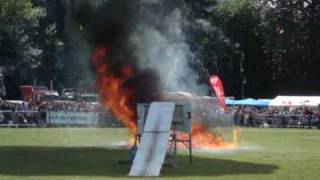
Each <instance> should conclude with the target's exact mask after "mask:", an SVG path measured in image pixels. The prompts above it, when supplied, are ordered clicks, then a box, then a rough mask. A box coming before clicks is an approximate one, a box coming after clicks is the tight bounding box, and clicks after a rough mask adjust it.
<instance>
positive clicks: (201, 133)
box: [180, 124, 240, 150]
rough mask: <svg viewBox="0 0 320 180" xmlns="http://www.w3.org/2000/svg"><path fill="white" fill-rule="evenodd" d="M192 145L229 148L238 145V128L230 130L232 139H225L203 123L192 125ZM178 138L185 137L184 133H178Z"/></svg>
mask: <svg viewBox="0 0 320 180" xmlns="http://www.w3.org/2000/svg"><path fill="white" fill-rule="evenodd" d="M191 133H192V134H191V136H192V147H193V148H195V149H208V150H210V149H211V150H212V149H231V148H235V147H237V146H238V137H239V135H240V130H238V129H234V130H233V131H232V141H229V142H227V141H225V139H224V138H223V136H222V135H221V134H219V133H213V132H212V131H211V130H210V128H209V127H208V126H205V125H203V124H193V125H192V132H191ZM180 138H182V139H186V138H187V135H186V134H180Z"/></svg>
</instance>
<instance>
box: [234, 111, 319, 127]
mask: <svg viewBox="0 0 320 180" xmlns="http://www.w3.org/2000/svg"><path fill="white" fill-rule="evenodd" d="M235 123H236V124H238V125H242V126H253V127H301V128H302V127H308V128H312V127H318V128H320V118H319V117H317V116H309V115H291V114H255V115H254V116H253V117H252V118H250V117H247V118H242V119H241V118H240V119H239V118H236V119H235Z"/></svg>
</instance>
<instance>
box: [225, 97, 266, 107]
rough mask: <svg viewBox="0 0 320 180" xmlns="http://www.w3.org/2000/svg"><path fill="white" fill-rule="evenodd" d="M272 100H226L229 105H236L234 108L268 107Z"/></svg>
mask: <svg viewBox="0 0 320 180" xmlns="http://www.w3.org/2000/svg"><path fill="white" fill-rule="evenodd" d="M269 102H270V100H268V99H258V100H256V99H252V98H249V99H243V100H233V99H229V98H226V104H227V105H234V106H261V107H263V106H268V104H269Z"/></svg>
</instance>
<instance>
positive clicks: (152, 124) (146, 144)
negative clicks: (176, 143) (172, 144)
mask: <svg viewBox="0 0 320 180" xmlns="http://www.w3.org/2000/svg"><path fill="white" fill-rule="evenodd" d="M174 108H175V103H174V102H154V103H151V106H150V109H149V111H148V115H147V120H146V124H145V126H144V129H143V134H142V139H141V143H140V145H139V148H138V151H137V154H136V156H135V158H134V160H133V164H132V166H131V169H130V173H129V176H159V174H160V170H161V168H162V165H163V162H164V159H165V156H166V152H167V147H168V141H169V135H170V128H171V123H172V119H173V113H174Z"/></svg>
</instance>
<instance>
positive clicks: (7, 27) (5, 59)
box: [0, 0, 45, 97]
mask: <svg viewBox="0 0 320 180" xmlns="http://www.w3.org/2000/svg"><path fill="white" fill-rule="evenodd" d="M0 7H1V12H0V66H3V67H4V68H5V70H6V74H7V75H9V76H10V78H9V79H10V80H11V81H10V84H8V89H9V91H8V92H9V93H12V94H9V97H10V95H11V96H17V90H16V91H15V92H14V90H15V89H17V88H14V86H18V84H19V83H20V82H23V81H24V80H27V77H28V76H30V74H32V73H33V70H34V68H36V67H37V66H38V61H37V60H38V59H37V57H38V56H39V55H40V54H41V52H42V51H41V49H39V48H37V47H36V45H35V44H34V42H33V41H32V39H31V36H32V35H33V34H34V33H35V31H34V30H35V28H36V27H37V26H38V25H39V19H40V18H41V17H43V16H44V14H45V11H44V9H43V8H42V7H38V6H34V5H33V4H32V1H31V0H0Z"/></svg>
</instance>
